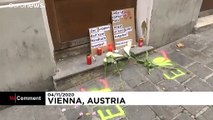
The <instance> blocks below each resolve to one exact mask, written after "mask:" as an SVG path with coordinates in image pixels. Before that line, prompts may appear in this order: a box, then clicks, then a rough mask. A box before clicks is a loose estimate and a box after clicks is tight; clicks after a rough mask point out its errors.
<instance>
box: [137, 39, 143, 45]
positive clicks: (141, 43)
mask: <svg viewBox="0 0 213 120" xmlns="http://www.w3.org/2000/svg"><path fill="white" fill-rule="evenodd" d="M142 46H143V39H142V38H140V39H139V40H138V47H142Z"/></svg>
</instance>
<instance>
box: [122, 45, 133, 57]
mask: <svg viewBox="0 0 213 120" xmlns="http://www.w3.org/2000/svg"><path fill="white" fill-rule="evenodd" d="M131 46H132V42H128V43H127V46H125V47H124V51H125V53H126V54H127V55H129V56H130V53H129V52H130V49H131Z"/></svg>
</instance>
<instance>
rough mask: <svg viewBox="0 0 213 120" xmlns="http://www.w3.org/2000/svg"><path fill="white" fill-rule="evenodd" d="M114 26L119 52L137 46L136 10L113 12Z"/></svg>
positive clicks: (116, 45)
mask: <svg viewBox="0 0 213 120" xmlns="http://www.w3.org/2000/svg"><path fill="white" fill-rule="evenodd" d="M112 26H113V33H114V41H115V48H116V49H117V50H118V49H121V48H123V47H125V46H126V45H127V43H128V42H131V43H132V45H135V44H136V36H135V17H134V8H128V9H123V10H115V11H112Z"/></svg>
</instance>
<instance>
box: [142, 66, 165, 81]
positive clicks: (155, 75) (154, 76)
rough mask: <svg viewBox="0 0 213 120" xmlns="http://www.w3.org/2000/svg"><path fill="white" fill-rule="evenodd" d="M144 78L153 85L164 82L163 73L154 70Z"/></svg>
mask: <svg viewBox="0 0 213 120" xmlns="http://www.w3.org/2000/svg"><path fill="white" fill-rule="evenodd" d="M146 77H147V78H148V79H149V80H151V81H152V82H153V83H155V84H156V83H158V82H160V81H163V80H165V79H164V76H163V73H162V72H161V71H160V70H159V69H154V70H152V71H151V74H150V75H146Z"/></svg>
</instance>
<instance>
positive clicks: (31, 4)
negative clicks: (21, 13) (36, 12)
mask: <svg viewBox="0 0 213 120" xmlns="http://www.w3.org/2000/svg"><path fill="white" fill-rule="evenodd" d="M9 7H10V8H45V5H44V3H42V2H41V1H40V0H39V1H37V2H29V3H15V4H13V3H10V4H9Z"/></svg>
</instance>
